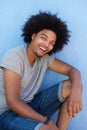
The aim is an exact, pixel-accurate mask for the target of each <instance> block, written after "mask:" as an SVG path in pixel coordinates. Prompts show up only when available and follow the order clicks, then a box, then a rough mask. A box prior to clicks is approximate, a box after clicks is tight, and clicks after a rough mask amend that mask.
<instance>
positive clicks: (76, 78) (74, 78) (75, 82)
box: [68, 67, 82, 89]
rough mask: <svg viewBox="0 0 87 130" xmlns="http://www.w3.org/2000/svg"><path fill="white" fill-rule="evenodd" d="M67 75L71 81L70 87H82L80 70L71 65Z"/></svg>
mask: <svg viewBox="0 0 87 130" xmlns="http://www.w3.org/2000/svg"><path fill="white" fill-rule="evenodd" d="M68 75H69V79H70V81H71V86H72V89H73V88H74V87H75V88H80V89H82V80H81V74H80V72H79V71H78V70H77V69H75V68H73V67H72V68H71V69H70V70H69V72H68Z"/></svg>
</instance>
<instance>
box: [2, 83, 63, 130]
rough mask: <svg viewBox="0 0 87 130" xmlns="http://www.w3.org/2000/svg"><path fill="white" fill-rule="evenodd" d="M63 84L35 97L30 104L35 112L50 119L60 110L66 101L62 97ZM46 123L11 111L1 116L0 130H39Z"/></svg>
mask: <svg viewBox="0 0 87 130" xmlns="http://www.w3.org/2000/svg"><path fill="white" fill-rule="evenodd" d="M62 85H63V82H60V83H58V84H56V85H54V86H52V87H50V88H47V89H45V90H44V91H42V92H40V93H38V94H36V95H35V97H34V99H33V100H32V101H31V102H30V103H28V105H30V106H31V107H32V108H33V109H34V110H36V111H37V112H39V113H41V114H42V115H44V116H48V117H49V118H50V117H51V116H52V115H53V114H54V113H55V112H56V111H57V110H58V108H59V107H60V105H61V104H62V102H63V101H64V100H65V99H63V98H62V96H61V91H62ZM43 125H44V123H41V122H39V121H36V120H33V119H30V118H25V117H22V116H19V115H17V114H16V113H15V112H13V111H11V110H7V111H5V112H4V113H3V114H2V115H0V130H39V129H40V127H41V126H43Z"/></svg>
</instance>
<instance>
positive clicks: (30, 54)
mask: <svg viewBox="0 0 87 130" xmlns="http://www.w3.org/2000/svg"><path fill="white" fill-rule="evenodd" d="M26 52H27V57H28V60H29V63H30V65H31V67H33V65H34V62H35V60H36V59H37V57H36V56H35V55H34V54H33V51H32V49H31V47H30V45H29V46H28V47H27V48H26Z"/></svg>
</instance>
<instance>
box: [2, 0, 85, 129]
mask: <svg viewBox="0 0 87 130" xmlns="http://www.w3.org/2000/svg"><path fill="white" fill-rule="evenodd" d="M86 6H87V1H86V0H31V1H29V0H7V1H6V0H1V1H0V59H1V57H2V56H3V55H4V53H5V52H6V51H7V50H8V49H9V48H12V47H15V46H17V45H19V44H24V42H23V40H22V38H21V36H20V35H21V28H22V26H23V24H24V22H25V21H26V19H27V18H28V17H29V16H30V15H32V14H35V13H37V12H38V11H39V10H42V11H51V12H53V13H58V15H59V17H61V18H62V20H64V21H67V24H68V27H69V30H70V31H71V32H72V33H71V38H70V42H69V44H68V45H67V46H65V47H64V49H63V51H61V52H60V53H58V54H55V56H56V57H58V58H59V59H62V60H64V61H66V62H68V63H70V64H71V65H73V66H75V67H77V68H78V69H79V70H80V71H81V74H82V83H83V95H82V96H83V110H82V111H81V112H80V113H79V114H78V115H77V116H76V117H75V118H73V119H72V121H71V123H70V125H69V127H68V130H77V129H78V130H87V113H86V112H87V103H86V102H87V96H86V95H87V94H86V92H87V62H86V56H87V51H86V50H87V49H86V48H87V36H86V35H87V7H86ZM48 75H49V78H48ZM65 78H66V77H64V76H61V75H58V74H56V73H54V72H51V71H50V70H48V71H47V73H46V75H45V78H44V82H43V83H42V88H41V89H43V87H44V85H45V88H46V87H48V86H49V85H52V84H54V83H55V82H58V81H60V80H62V79H65ZM45 81H46V82H45Z"/></svg>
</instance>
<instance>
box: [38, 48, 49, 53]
mask: <svg viewBox="0 0 87 130" xmlns="http://www.w3.org/2000/svg"><path fill="white" fill-rule="evenodd" d="M39 49H40V50H41V51H42V52H44V53H45V52H46V51H47V50H46V49H45V48H44V47H41V46H40V47H39Z"/></svg>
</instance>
